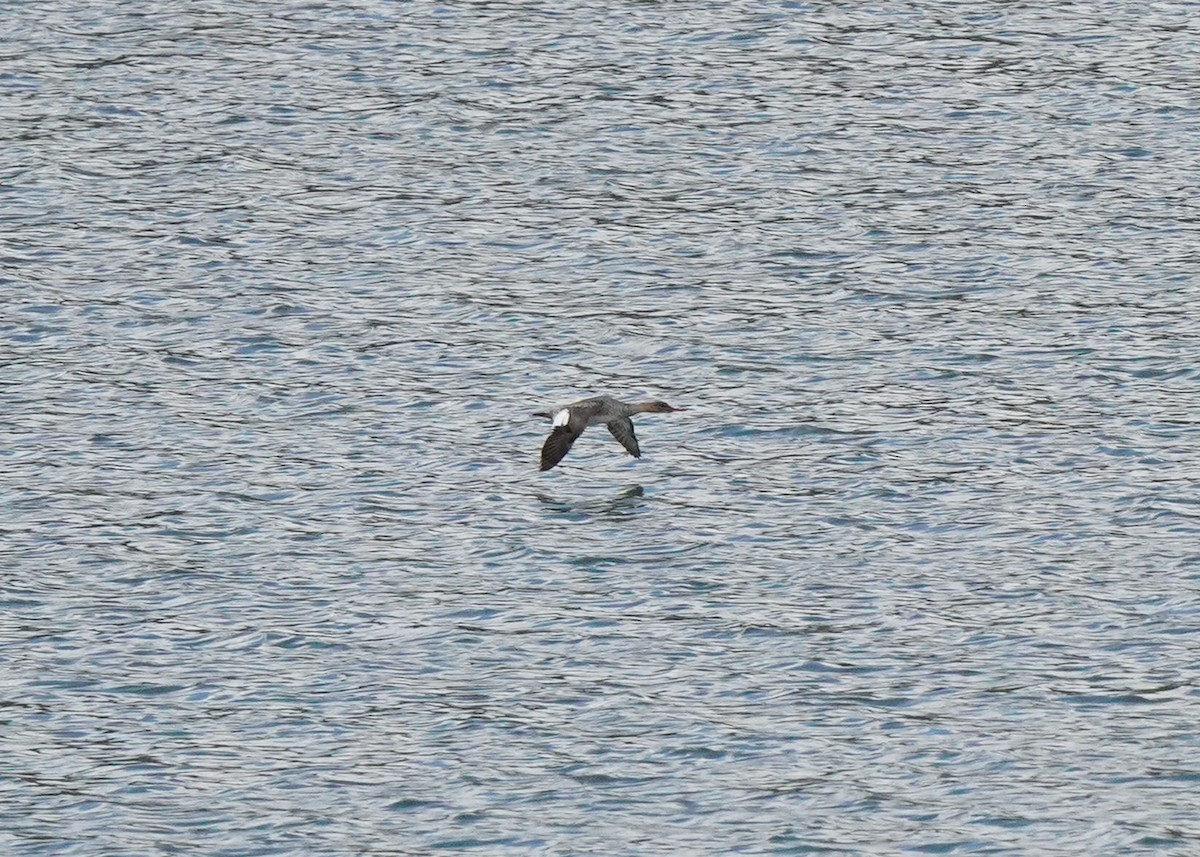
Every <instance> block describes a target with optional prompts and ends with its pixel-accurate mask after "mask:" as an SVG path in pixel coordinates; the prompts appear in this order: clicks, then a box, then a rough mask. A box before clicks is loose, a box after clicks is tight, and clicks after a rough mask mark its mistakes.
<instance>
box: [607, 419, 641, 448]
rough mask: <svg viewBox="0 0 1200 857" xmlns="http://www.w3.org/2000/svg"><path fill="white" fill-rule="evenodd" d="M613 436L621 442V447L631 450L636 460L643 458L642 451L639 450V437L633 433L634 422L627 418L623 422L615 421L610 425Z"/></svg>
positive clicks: (609, 428)
mask: <svg viewBox="0 0 1200 857" xmlns="http://www.w3.org/2000/svg"><path fill="white" fill-rule="evenodd" d="M608 430H609V431H610V432H612V436H613V437H615V438H616V439H617V440H618V441H620V443H621V446H623V447H625V449H627V450H629V454H630V455H632V456H633V457H634V458H641V457H642V451H641V449H639V448H638V442H637V435H636V434H634V433H633V420H631V419H629V417H626V418H625V419H623V420H613V421H612V422H611V423H609V424H608Z"/></svg>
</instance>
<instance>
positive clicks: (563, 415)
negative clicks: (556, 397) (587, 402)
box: [554, 408, 571, 426]
mask: <svg viewBox="0 0 1200 857" xmlns="http://www.w3.org/2000/svg"><path fill="white" fill-rule="evenodd" d="M570 421H571V412H570V411H569V410H567V409H566V408H563V409H562V410H561V411H559V412H558V413H557V414H555V415H554V425H556V426H565V425H566V424H567V423H569V422H570Z"/></svg>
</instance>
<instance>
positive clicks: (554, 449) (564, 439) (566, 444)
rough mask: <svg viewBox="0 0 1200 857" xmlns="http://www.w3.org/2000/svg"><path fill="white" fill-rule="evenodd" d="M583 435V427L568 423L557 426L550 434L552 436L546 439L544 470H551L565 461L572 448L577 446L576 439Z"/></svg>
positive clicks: (543, 452)
mask: <svg viewBox="0 0 1200 857" xmlns="http://www.w3.org/2000/svg"><path fill="white" fill-rule="evenodd" d="M581 434H583V427H582V426H576V425H572V424H571V423H567V424H566V425H561V426H555V427H554V430H553V431H552V432H550V436H549V437H548V438H546V442H545V443H544V444H542V470H549V469H550V468H551V467H553V466H554V465H556V464H558V463H559V462H560V461H562V460H563V456H565V455H566V454H567V453H568V452H570V451H571V447H572V446H574V445H575V441H576V439H578V437H579V436H580V435H581Z"/></svg>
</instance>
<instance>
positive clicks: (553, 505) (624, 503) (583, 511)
mask: <svg viewBox="0 0 1200 857" xmlns="http://www.w3.org/2000/svg"><path fill="white" fill-rule="evenodd" d="M645 493H646V489H644V488H643V487H642V486H641V485H630V486H629V487H628V488H626V489H624V490H623V491H621V493H620V494H618V495H616V496H615V497H611V496H610V497H587V498H573V499H566V498H563V497H552V496H550V495H549V494H545V493H542V492H538V493H537V494H535V495H534V496H536V497H537V499H538V502H540V503H541V504H542V505H543V506H545V507H546V508H547V509H548V510H549V511H551V512H555V513H558V514H560V515H568V516H581V517H591V516H594V515H603V516H615V517H623V516H625V515H628V514H631V513H632V512H634V511H636V510H637V509H638V508H640V507H641V506H644V505H645V504H646V498H645V496H644V495H645Z"/></svg>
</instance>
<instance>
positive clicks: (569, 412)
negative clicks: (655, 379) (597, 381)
mask: <svg viewBox="0 0 1200 857" xmlns="http://www.w3.org/2000/svg"><path fill="white" fill-rule="evenodd" d="M682 410H683V408H673V407H671V406H670V405H668V404H667V403H666V402H635V403H632V404H631V403H628V402H622V401H620V400H619V399H614V398H613V397H612V396H595V397H594V398H591V399H580V400H579V401H578V402H572V403H571V404H569V405H563V406H562V407H561V408H555V409H554V410H552V411H541V412H539V413H536V414H534V416H535V417H547V418H549V419H551V420H553V421H554V428H553V429H551V431H550V436H549V437H548V438H546V442H545V443H544V444H543V445H542V468H541V469H542V470H549V469H550V468H551V467H553V466H554V465H556V464H558V462H560V461H562V460H563V456H565V455H566V454H567V453H568V452H570V451H571V447H572V446H573V445H574V444H575V441H576V440H577V439H578V438H579V436H580V435H581V434H583V430H584V429H586V428H587V427H588V426H598V425H606V426H608V430H609V431H610V432H612V436H613V437H615V438H616V439H617V440H618V441H619V442H620V444H621V446H623V447H625V449H626V450H627V451H628V452H629V454H630V455H632V456H633V457H634V458H641V457H642V450H641V448H640V447H639V446H638V441H637V435H636V434H634V432H633V421H632V420H631V419H630V417H632V416H633V415H634V414H669V413H671V412H672V411H682Z"/></svg>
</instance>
